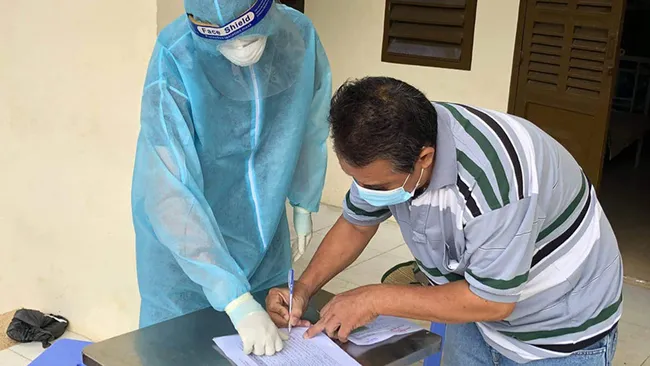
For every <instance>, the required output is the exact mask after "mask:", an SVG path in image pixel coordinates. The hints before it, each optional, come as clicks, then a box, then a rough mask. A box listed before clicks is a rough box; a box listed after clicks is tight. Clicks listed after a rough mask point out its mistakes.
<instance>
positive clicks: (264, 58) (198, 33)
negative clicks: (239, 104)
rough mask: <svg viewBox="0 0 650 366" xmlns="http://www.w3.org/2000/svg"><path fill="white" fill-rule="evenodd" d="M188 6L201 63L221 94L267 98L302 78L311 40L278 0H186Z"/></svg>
mask: <svg viewBox="0 0 650 366" xmlns="http://www.w3.org/2000/svg"><path fill="white" fill-rule="evenodd" d="M185 9H186V11H187V13H188V14H187V17H188V23H189V26H190V28H191V29H192V36H193V37H194V39H195V45H196V47H197V49H198V50H199V51H200V52H198V55H197V56H198V58H199V62H200V63H201V67H203V68H204V70H205V71H206V75H207V77H208V79H209V81H210V83H211V84H212V85H213V86H214V87H215V88H216V89H217V90H218V91H219V92H220V93H221V94H223V95H225V96H226V97H228V98H231V99H234V100H239V101H248V100H253V99H258V98H266V97H270V96H273V95H276V94H278V93H280V92H283V91H284V90H286V89H288V88H290V87H291V86H292V85H293V83H294V82H295V81H296V78H297V77H298V75H299V74H300V71H301V70H300V69H301V67H302V64H303V57H304V55H305V42H304V40H303V38H302V35H301V33H300V30H299V28H298V27H297V26H296V25H295V24H294V23H293V21H292V20H291V19H290V17H289V16H288V15H287V14H285V13H284V12H283V11H281V10H280V9H279V8H278V7H277V6H276V5H275V2H274V1H273V0H257V1H251V0H186V1H185ZM226 56H227V57H226Z"/></svg>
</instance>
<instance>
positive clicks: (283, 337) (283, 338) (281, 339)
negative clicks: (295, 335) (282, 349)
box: [278, 329, 289, 344]
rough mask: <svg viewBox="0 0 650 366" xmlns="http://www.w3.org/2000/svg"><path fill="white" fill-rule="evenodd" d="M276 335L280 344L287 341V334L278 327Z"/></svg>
mask: <svg viewBox="0 0 650 366" xmlns="http://www.w3.org/2000/svg"><path fill="white" fill-rule="evenodd" d="M278 335H279V336H280V337H279V338H278V339H279V340H280V344H282V341H288V340H289V335H288V334H287V333H285V332H283V331H281V330H280V329H278Z"/></svg>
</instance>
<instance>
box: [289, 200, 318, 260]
mask: <svg viewBox="0 0 650 366" xmlns="http://www.w3.org/2000/svg"><path fill="white" fill-rule="evenodd" d="M293 228H294V229H295V230H296V235H297V236H298V240H297V242H295V243H291V257H292V259H293V261H294V262H295V261H297V260H298V259H300V257H302V255H303V254H305V249H306V248H307V246H308V245H309V243H311V237H312V234H313V231H314V228H313V224H312V221H311V212H309V211H307V210H305V209H304V208H301V207H294V208H293Z"/></svg>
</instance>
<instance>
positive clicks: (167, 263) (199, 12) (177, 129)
mask: <svg viewBox="0 0 650 366" xmlns="http://www.w3.org/2000/svg"><path fill="white" fill-rule="evenodd" d="M185 10H186V12H187V14H186V15H184V16H182V17H181V18H179V19H177V20H176V21H174V22H173V23H172V24H170V25H169V26H167V27H166V28H165V29H164V30H163V31H162V32H161V34H160V36H159V37H158V41H157V42H156V46H155V49H154V52H153V56H152V58H151V61H150V64H149V69H148V72H147V77H146V83H145V87H144V96H143V100H142V117H141V131H140V136H139V139H138V147H137V154H136V162H135V171H134V178H133V191H132V208H133V221H134V226H135V231H136V242H137V244H136V248H137V267H138V282H139V286H140V294H141V298H142V305H141V312H140V325H141V326H148V325H151V324H154V323H157V322H160V321H163V320H166V319H169V318H173V317H176V316H179V315H183V314H187V313H189V312H192V311H195V310H198V309H202V308H205V307H209V306H212V307H214V308H215V309H216V310H218V311H225V312H226V313H227V314H228V315H229V317H230V319H231V320H232V323H233V325H234V326H235V328H236V329H237V331H238V332H239V334H240V336H241V337H242V340H243V343H244V351H245V352H246V353H250V352H254V353H255V354H258V355H262V354H266V355H272V354H274V353H275V352H278V351H280V350H281V349H282V339H283V338H284V335H283V334H281V333H280V332H279V330H278V329H277V328H276V326H275V325H274V324H273V322H272V321H271V319H270V318H269V316H268V315H267V313H266V312H265V311H264V310H263V309H262V306H261V305H260V304H259V303H258V302H257V301H256V300H254V299H253V297H252V296H251V292H256V291H259V290H263V289H268V288H271V287H273V286H277V285H280V284H283V283H285V282H286V280H287V271H288V270H289V268H290V266H291V261H292V247H291V244H290V234H289V228H288V224H287V217H286V211H285V202H286V200H287V198H288V199H289V201H290V203H291V204H292V206H293V207H294V210H293V211H294V212H293V214H294V225H295V229H296V232H297V234H298V242H297V244H296V245H295V246H294V248H293V249H294V255H295V257H296V258H297V257H298V256H299V255H300V254H302V252H304V248H305V246H306V245H307V243H308V242H309V239H310V237H311V232H312V227H311V212H315V211H317V210H318V206H319V202H320V198H321V193H322V189H323V182H324V179H325V168H326V159H327V150H326V145H325V141H326V138H327V136H328V133H329V128H328V123H327V114H328V112H329V105H330V104H329V101H330V97H331V73H330V69H329V64H328V61H327V56H326V55H325V52H324V50H323V47H322V45H321V43H320V41H319V39H318V35H317V34H316V31H315V30H314V27H313V25H312V24H311V22H310V21H309V20H308V19H307V18H306V17H305V16H304V15H302V14H301V13H299V12H297V11H295V10H293V9H290V8H288V7H286V6H284V5H281V4H278V3H275V2H274V1H273V0H257V1H255V0H185Z"/></svg>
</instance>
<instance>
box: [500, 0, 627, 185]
mask: <svg viewBox="0 0 650 366" xmlns="http://www.w3.org/2000/svg"><path fill="white" fill-rule="evenodd" d="M613 1H614V2H616V1H621V2H623V8H622V11H621V18H620V20H619V26H618V32H617V35H616V36H617V37H618V39H617V43H616V44H617V45H618V48H619V49H618V50H617V52H615V54H614V58H615V59H614V69H612V73H613V74H612V84H611V88H612V89H614V90H612V94H611V95H612V96H613V95H614V94H613V93H614V92H615V91H616V82H617V77H618V68H619V62H620V45H621V39H622V36H623V24H624V22H625V11H626V9H627V0H613ZM528 2H529V0H520V1H519V13H518V15H517V33H516V35H515V48H514V51H513V56H512V73H511V74H510V91H509V95H508V113H510V114H514V113H515V103H516V100H517V85H518V84H519V72H520V69H521V62H522V48H523V42H524V30H525V28H526V10H527V9H528ZM611 109H612V103H611V100H610V103H609V106H608V108H607V115H609V114H610V113H611ZM609 122H610V119H609V118H607V121H606V122H605V131H606V133H605V138H604V139H603V143H602V148H601V149H602V157H601V161H602V163H601V174H600V175H599V177H600V179H599V181H598V182H592V183H593V185H594V187H595V188H596V190H597V191H598V190H599V189H600V180H602V164H603V163H604V162H605V150H606V144H607V132H609Z"/></svg>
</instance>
